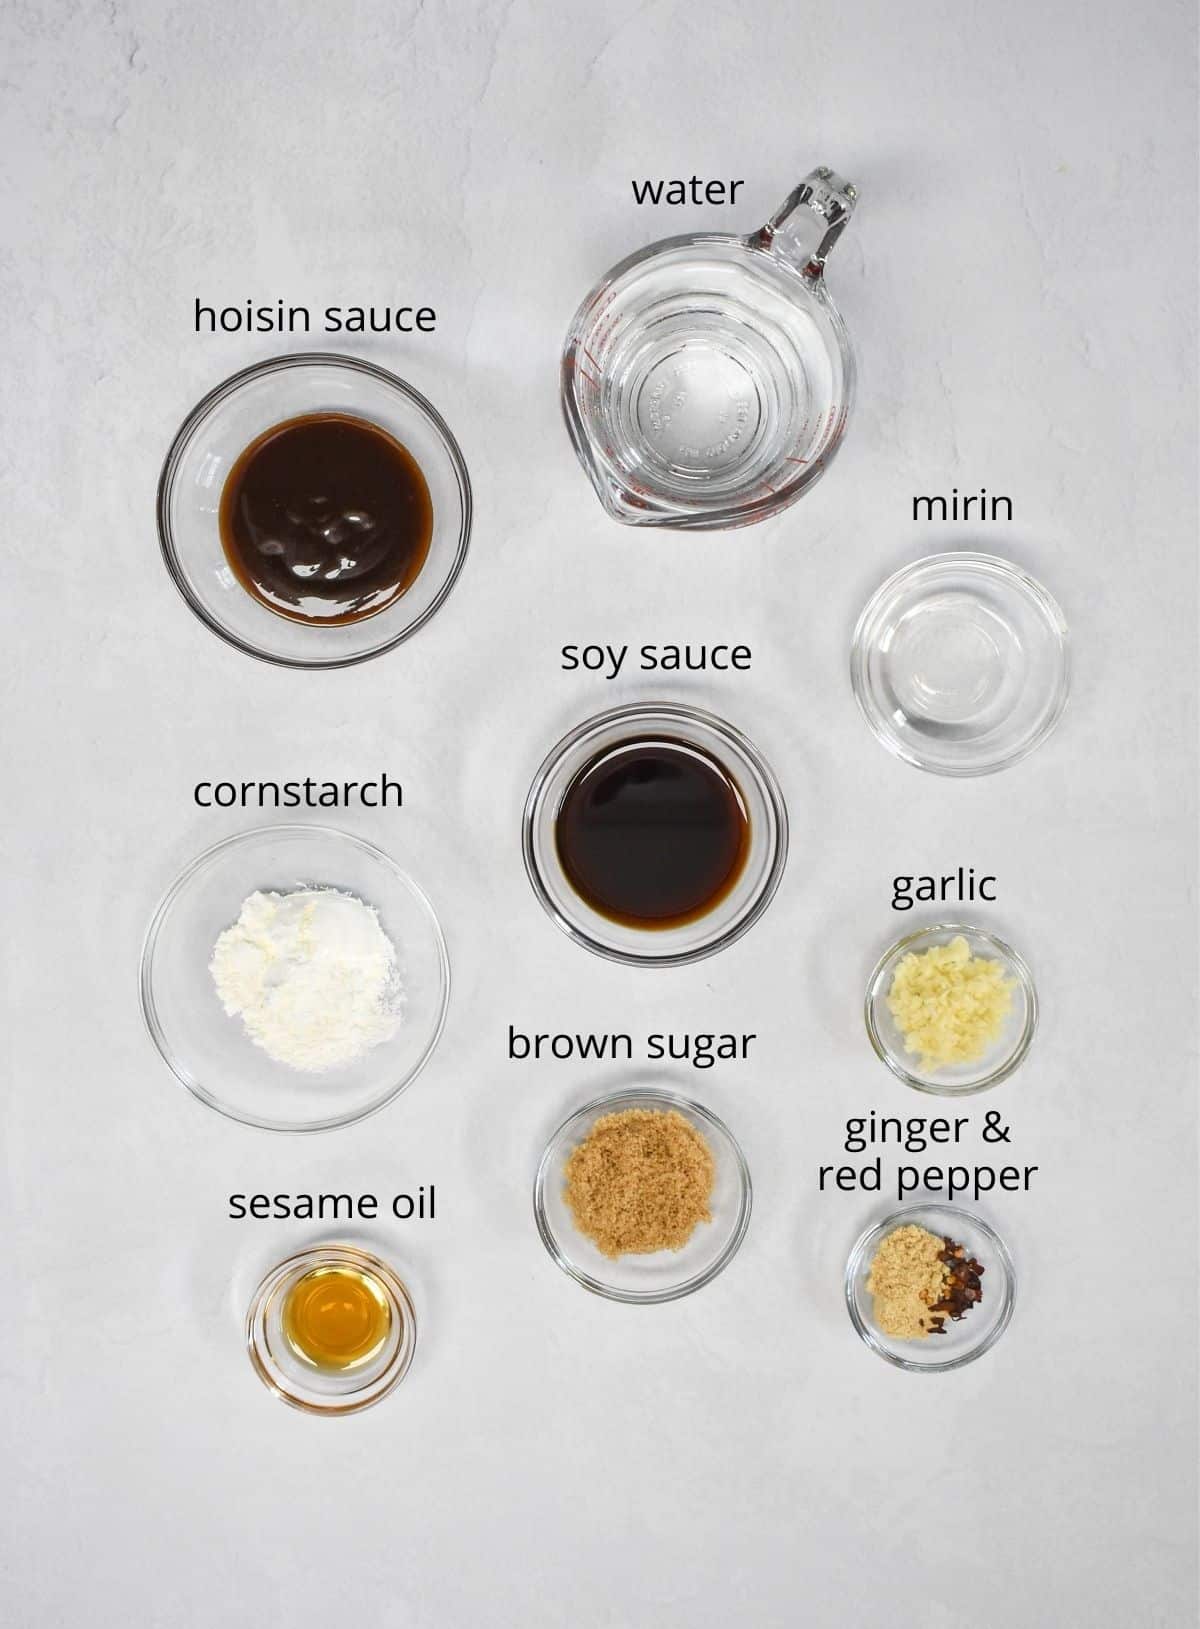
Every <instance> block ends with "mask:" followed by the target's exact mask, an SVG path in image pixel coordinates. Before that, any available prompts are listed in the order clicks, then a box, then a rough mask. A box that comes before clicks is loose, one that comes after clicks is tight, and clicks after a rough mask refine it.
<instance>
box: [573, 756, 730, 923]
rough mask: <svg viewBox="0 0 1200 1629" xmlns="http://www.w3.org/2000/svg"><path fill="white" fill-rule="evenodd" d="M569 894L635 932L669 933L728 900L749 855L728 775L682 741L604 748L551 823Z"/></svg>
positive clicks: (577, 780) (582, 773)
mask: <svg viewBox="0 0 1200 1629" xmlns="http://www.w3.org/2000/svg"><path fill="white" fill-rule="evenodd" d="M555 843H556V845H557V848H558V858H559V862H560V864H561V865H562V868H563V871H564V872H565V873H566V876H567V880H568V881H569V882H570V884H571V886H572V888H574V890H575V892H576V893H577V894H579V895H580V896H581V897H582V898H583V899H584V900H586V902H587V903H588V904H589V905H590V906H591V907H592V909H593V910H595V911H599V912H600V914H601V915H602V916H606V917H608V918H609V919H610V920H611V921H614V922H623V923H625V924H626V925H627V926H630V927H635V928H659V929H661V928H676V927H681V926H682V925H683V924H684V923H687V922H694V921H696V919H697V918H698V917H701V916H705V915H706V914H707V913H708V912H709V911H711V910H712V909H713V907H714V906H715V905H718V904H719V903H720V902H721V900H722V899H724V898H725V896H726V895H727V894H728V893H729V892H730V890H731V889H732V888H733V886H734V884H735V883H736V882H737V880H738V877H739V876H740V875H741V873H742V868H743V866H744V865H745V863H746V855H747V853H748V851H749V847H750V821H749V818H748V816H747V814H746V806H745V804H744V802H743V800H742V794H741V790H740V788H739V787H738V784H737V782H736V781H735V780H734V779H733V777H732V775H730V774H729V772H728V771H727V770H726V769H725V768H724V767H723V766H722V765H721V764H719V763H718V762H717V760H716V759H715V758H710V757H709V755H708V754H707V753H705V752H701V751H699V750H698V749H697V748H696V747H692V746H689V745H688V744H687V743H686V742H684V741H631V742H626V743H623V744H621V745H618V746H615V747H610V748H607V749H606V750H605V751H604V752H602V753H600V754H599V755H598V756H597V757H596V758H593V759H592V761H591V762H590V763H588V764H585V765H584V767H583V768H582V769H581V770H580V771H579V773H578V774H577V775H576V776H575V778H574V780H573V781H572V782H571V784H570V786H568V788H567V790H566V793H565V794H564V796H563V800H562V803H561V805H560V806H559V810H558V815H557V819H556V821H555Z"/></svg>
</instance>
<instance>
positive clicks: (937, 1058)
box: [865, 922, 1038, 1097]
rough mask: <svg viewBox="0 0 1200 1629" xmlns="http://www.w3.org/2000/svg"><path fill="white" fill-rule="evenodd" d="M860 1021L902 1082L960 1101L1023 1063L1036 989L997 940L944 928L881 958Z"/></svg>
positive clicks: (952, 925) (962, 927)
mask: <svg viewBox="0 0 1200 1629" xmlns="http://www.w3.org/2000/svg"><path fill="white" fill-rule="evenodd" d="M865 1015H866V1023H867V1034H868V1036H869V1037H870V1040H871V1045H872V1046H873V1047H874V1049H875V1051H876V1053H877V1055H878V1056H879V1057H880V1058H882V1059H883V1061H884V1063H886V1064H887V1066H888V1068H889V1069H890V1070H891V1071H892V1073H893V1074H894V1075H897V1076H899V1078H900V1079H901V1080H902V1081H904V1082H905V1084H906V1085H909V1086H912V1087H914V1088H915V1089H916V1090H917V1091H919V1092H934V1093H936V1094H937V1095H939V1096H942V1097H955V1096H965V1095H967V1094H968V1093H971V1092H982V1091H985V1090H986V1089H987V1088H988V1087H989V1086H995V1085H996V1083H997V1082H998V1081H1001V1080H1004V1079H1006V1078H1007V1077H1008V1076H1009V1075H1011V1074H1012V1072H1013V1070H1014V1069H1016V1068H1017V1066H1018V1065H1019V1064H1020V1063H1021V1062H1022V1060H1023V1059H1024V1057H1025V1054H1026V1053H1027V1052H1028V1051H1029V1046H1030V1043H1031V1041H1032V1040H1033V1035H1034V1030H1035V1029H1036V1028H1037V1015H1038V1002H1037V991H1036V990H1035V988H1034V983H1033V975H1032V973H1030V971H1029V968H1028V967H1027V966H1026V964H1025V962H1024V961H1023V960H1022V958H1021V957H1020V956H1019V955H1018V954H1017V952H1016V951H1015V950H1014V949H1013V948H1012V946H1011V945H1007V944H1005V942H1004V940H1003V939H997V938H996V936H995V935H994V934H991V933H985V932H984V930H983V929H982V928H973V927H968V926H967V925H966V924H965V923H961V922H942V923H939V924H938V925H937V926H936V927H931V928H921V929H920V930H919V931H918V932H916V933H910V934H908V935H907V936H906V937H905V938H903V939H900V940H898V941H897V942H896V943H895V944H894V945H892V946H890V947H889V949H887V950H886V951H885V952H884V954H883V955H882V956H881V957H880V958H879V961H878V962H877V963H876V964H875V970H874V972H873V973H872V974H871V978H870V981H869V983H868V985H867V999H866V1009H865Z"/></svg>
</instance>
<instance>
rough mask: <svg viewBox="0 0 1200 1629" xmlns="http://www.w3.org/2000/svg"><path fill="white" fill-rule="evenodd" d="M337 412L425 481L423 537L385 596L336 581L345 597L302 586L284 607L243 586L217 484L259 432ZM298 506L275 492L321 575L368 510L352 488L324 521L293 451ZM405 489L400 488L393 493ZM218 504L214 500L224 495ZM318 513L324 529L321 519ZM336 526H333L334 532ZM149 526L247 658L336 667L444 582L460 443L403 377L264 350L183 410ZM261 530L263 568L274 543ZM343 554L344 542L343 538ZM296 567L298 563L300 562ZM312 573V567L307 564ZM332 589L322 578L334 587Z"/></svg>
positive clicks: (459, 509)
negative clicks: (361, 508)
mask: <svg viewBox="0 0 1200 1629" xmlns="http://www.w3.org/2000/svg"><path fill="white" fill-rule="evenodd" d="M321 420H326V421H336V422H337V423H338V424H339V425H340V427H341V431H342V433H343V434H347V433H349V434H351V435H352V434H353V432H354V430H355V428H356V427H357V428H358V429H359V430H360V432H361V434H360V437H359V439H360V440H361V439H363V437H366V438H367V439H371V436H372V432H373V433H374V434H373V439H374V440H375V441H376V443H377V444H378V447H379V448H386V447H387V445H388V444H389V443H390V446H391V448H392V451H393V454H394V456H395V458H396V460H397V463H398V466H399V465H402V464H403V463H405V462H407V465H408V466H411V465H415V466H416V469H417V470H418V471H419V477H417V480H418V482H420V481H423V484H424V488H425V489H427V491H426V493H425V495H424V497H423V503H424V502H425V501H426V500H427V503H428V511H430V512H431V513H428V512H426V513H425V514H424V524H425V529H426V530H425V535H423V536H422V538H421V548H420V550H419V551H418V555H419V565H417V564H416V563H415V562H414V566H415V569H413V570H411V571H408V572H402V573H400V574H399V576H398V580H397V581H396V582H395V583H394V585H393V591H392V592H391V593H376V594H375V595H374V596H373V597H370V596H363V597H360V598H359V599H358V600H356V599H355V598H354V593H353V587H354V585H353V580H352V577H351V579H349V580H348V583H347V592H346V596H345V601H344V603H339V601H338V600H337V598H336V597H330V598H327V599H325V600H323V601H322V600H319V599H318V598H317V597H315V596H313V595H307V596H306V595H305V594H304V593H303V592H302V588H303V584H302V581H301V578H300V577H299V576H297V578H296V583H297V590H296V593H295V596H294V603H293V604H291V605H289V604H287V603H286V602H285V601H284V600H283V599H282V598H277V600H276V603H275V605H274V607H272V605H271V604H270V603H269V597H263V596H260V595H258V594H257V593H255V592H254V591H253V589H252V587H251V586H249V585H248V582H247V573H246V572H245V571H243V570H241V569H240V568H239V562H238V561H237V559H236V558H235V557H234V556H233V555H231V553H230V552H229V548H228V541H227V540H228V528H227V525H226V522H227V520H228V516H229V513H230V504H229V502H228V487H229V484H230V477H231V473H232V474H233V478H234V480H235V481H236V480H237V479H238V472H239V471H240V470H241V469H242V467H243V466H244V464H245V460H246V455H247V453H248V451H249V450H251V449H253V447H254V446H255V444H256V443H258V442H260V441H263V440H265V439H269V436H270V432H272V431H273V430H274V431H278V432H283V431H286V430H287V429H288V428H289V426H292V425H293V424H294V423H295V421H318V422H319V421H321ZM294 467H296V468H297V469H298V472H299V486H298V489H297V492H296V494H295V498H296V505H295V506H294V510H293V506H292V505H291V504H290V503H289V502H288V501H287V498H288V495H287V494H286V493H285V494H282V501H281V503H280V510H281V512H284V513H285V518H286V512H287V511H289V510H293V513H292V516H291V518H292V520H293V521H295V520H296V519H297V516H299V517H300V518H302V519H303V520H304V521H305V523H306V524H307V525H309V527H310V529H311V530H312V540H313V541H314V543H316V544H322V543H323V552H324V554H325V560H324V562H323V564H324V567H325V568H328V570H327V575H330V576H336V575H337V568H338V566H339V559H338V549H339V539H340V538H341V537H342V535H343V531H344V530H345V528H346V527H347V526H350V527H351V528H354V527H359V528H361V527H362V526H363V525H364V523H365V521H366V520H367V519H369V517H365V516H364V515H363V514H362V513H355V512H354V507H355V506H354V498H353V491H352V489H351V490H350V493H349V496H348V498H347V495H346V494H342V495H341V497H342V499H343V500H344V502H343V510H342V511H340V512H339V513H338V514H336V515H332V516H329V517H323V516H322V515H321V514H320V513H319V503H320V494H319V493H318V492H317V491H316V490H315V488H314V489H313V490H307V489H306V488H305V471H304V464H303V460H302V459H297V460H295V461H294ZM401 496H403V493H401ZM223 500H224V502H223ZM326 520H328V522H329V525H328V530H327V534H326V535H325V536H324V538H322V532H321V528H322V526H323V525H325V522H326ZM339 528H341V529H340V530H339ZM158 531H159V539H160V542H161V544H162V552H163V558H164V560H165V561H166V565H167V569H168V571H169V572H170V574H171V577H172V580H173V581H174V583H175V585H176V587H177V588H178V589H179V591H180V593H181V594H182V595H183V597H184V599H185V600H186V601H187V603H188V605H190V606H191V608H192V610H193V611H194V612H195V613H196V615H197V616H198V617H199V618H200V620H201V621H202V622H203V623H204V624H205V625H206V627H208V628H211V630H212V631H213V632H214V633H215V634H217V635H219V637H220V638H222V639H224V640H226V641H227V642H228V643H229V644H231V645H235V646H236V647H237V648H238V649H239V650H242V651H245V652H246V653H247V655H250V656H256V657H259V658H260V659H261V660H263V661H267V662H274V663H276V664H278V665H279V666H282V667H300V668H321V667H346V666H349V665H350V664H352V663H354V662H363V661H366V660H367V659H368V658H370V657H372V656H378V655H380V654H381V653H382V652H383V651H386V650H390V649H391V648H392V647H393V646H394V645H398V644H399V643H400V642H401V641H402V640H404V639H407V638H408V637H409V636H410V635H411V634H413V633H415V632H416V630H417V629H418V628H419V627H421V626H422V625H423V624H424V623H426V622H427V621H428V620H429V618H430V617H431V616H433V614H434V612H435V611H437V609H438V608H439V606H440V605H441V604H442V603H443V601H444V600H445V599H446V596H447V595H448V594H449V592H450V590H451V589H452V588H453V586H454V583H455V581H456V580H457V577H458V574H459V572H460V570H461V569H462V565H463V561H464V559H465V558H466V552H467V544H468V541H469V538H470V531H471V483H470V480H469V478H468V476H467V469H466V465H465V463H464V462H463V457H462V453H461V452H460V451H459V448H458V444H457V443H456V441H455V439H454V437H453V436H452V435H451V433H450V430H449V428H448V427H447V425H446V423H445V422H444V420H443V419H442V417H441V415H440V414H439V413H438V412H437V410H436V409H435V408H434V407H433V406H432V405H431V404H430V403H429V402H427V401H426V400H425V398H424V397H423V396H422V395H420V393H419V392H418V391H416V390H414V389H413V388H412V386H411V385H408V384H405V382H404V381H403V380H402V379H398V378H396V377H395V376H394V375H393V374H390V373H386V372H385V371H384V370H383V369H382V368H377V367H375V366H374V365H373V364H371V363H369V362H362V361H358V360H357V359H355V358H354V357H347V356H334V355H326V354H321V353H309V354H302V355H298V356H283V357H276V358H274V359H273V360H271V361H268V362H261V363H258V364H256V365H255V366H254V367H251V368H246V369H245V370H244V371H243V372H241V373H237V374H234V375H233V377H232V378H230V379H227V380H225V382H224V383H223V384H220V385H218V386H217V388H216V389H215V390H213V391H211V392H210V393H209V394H208V395H207V396H206V397H205V398H204V399H203V401H201V402H199V403H198V404H197V406H196V407H195V408H193V410H192V411H191V413H189V414H188V416H187V419H186V420H185V421H184V424H183V426H182V427H181V429H180V430H179V433H178V434H177V435H176V437H175V440H174V442H173V443H172V445H171V450H170V452H169V453H168V454H167V458H166V462H165V463H164V465H163V470H162V476H161V479H160V481H159V489H158ZM284 546H285V545H284V542H283V541H280V542H279V543H278V544H277V543H275V542H274V541H273V540H272V539H270V538H269V537H268V538H267V540H266V543H265V552H264V563H267V561H268V557H269V555H270V554H271V552H273V551H274V552H277V551H278V549H281V548H283V547H284ZM346 553H347V556H348V557H349V558H350V559H351V561H353V556H354V548H353V546H352V545H351V544H347V548H346ZM304 569H306V567H305V563H304V562H303V561H301V562H299V570H300V571H303V570H304ZM314 569H316V568H315V567H314ZM333 586H334V585H327V587H333Z"/></svg>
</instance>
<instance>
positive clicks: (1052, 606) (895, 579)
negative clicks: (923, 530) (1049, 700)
mask: <svg viewBox="0 0 1200 1629" xmlns="http://www.w3.org/2000/svg"><path fill="white" fill-rule="evenodd" d="M949 565H966V566H968V567H971V568H979V569H982V570H985V571H991V572H993V573H995V574H996V575H997V576H1000V577H1002V578H1004V579H1005V580H1006V581H1007V582H1009V583H1011V584H1013V585H1015V586H1016V587H1017V588H1018V589H1019V591H1020V592H1022V593H1023V594H1025V595H1026V596H1027V597H1028V598H1029V599H1031V600H1032V601H1033V602H1034V603H1035V604H1036V606H1037V608H1038V610H1039V611H1041V613H1042V615H1043V617H1044V618H1045V620H1046V623H1047V626H1048V627H1049V628H1050V629H1051V630H1052V632H1053V633H1054V635H1055V638H1056V642H1057V648H1058V652H1059V656H1060V659H1061V664H1062V665H1061V671H1060V677H1059V683H1058V687H1057V692H1056V695H1055V698H1054V705H1053V707H1051V709H1050V710H1049V712H1048V713H1047V714H1046V717H1045V718H1044V719H1043V720H1042V722H1041V723H1040V724H1039V725H1038V727H1037V729H1036V730H1035V731H1034V732H1033V733H1032V734H1031V735H1029V736H1028V737H1027V739H1026V740H1024V741H1023V742H1021V743H1019V744H1018V745H1017V746H1016V747H1015V748H1013V749H1012V750H1011V751H1009V752H1007V753H1005V754H1004V755H1003V756H1002V757H999V758H996V759H994V760H992V761H991V762H988V763H984V764H979V765H966V764H932V763H928V762H927V761H926V760H925V758H924V757H922V755H921V754H920V752H918V751H917V750H916V749H915V748H914V747H913V746H911V745H910V744H909V743H908V742H907V741H905V740H904V739H902V738H901V737H899V736H897V735H896V734H895V733H894V732H893V731H891V730H890V729H889V728H888V727H887V724H886V722H885V720H884V716H883V714H882V713H881V712H880V711H879V709H878V708H877V707H876V706H875V704H874V702H873V700H872V698H871V695H870V690H869V687H868V685H867V680H866V659H865V647H864V643H863V642H864V640H865V638H866V633H867V625H868V623H869V622H870V620H871V619H872V617H873V616H874V615H875V614H876V612H877V609H878V607H879V605H880V604H881V603H882V601H883V599H884V598H885V596H886V595H888V594H890V593H892V592H894V591H895V590H896V589H897V588H899V587H900V586H901V584H903V583H904V582H905V581H906V580H907V579H909V578H911V577H915V576H918V575H920V574H921V573H923V572H924V571H926V570H931V569H933V568H935V567H941V566H949ZM850 688H851V690H852V691H853V693H854V699H855V701H856V702H857V703H858V709H859V712H860V713H861V714H862V716H863V718H864V719H865V720H866V723H867V726H868V728H869V729H870V731H871V733H872V735H873V736H874V737H875V739H876V740H877V741H878V742H879V743H880V744H881V745H882V746H883V747H885V748H886V749H887V751H888V752H890V753H891V754H892V755H893V756H894V757H896V758H899V759H901V760H902V761H903V762H904V763H906V764H911V765H912V766H913V768H914V769H922V770H924V771H925V772H926V774H929V775H942V776H946V777H949V778H950V779H954V780H971V779H978V778H980V777H982V776H984V775H995V774H998V773H999V772H1000V771H1001V770H1002V769H1009V768H1011V767H1012V765H1013V764H1017V763H1020V761H1021V759H1022V758H1026V757H1028V756H1029V754H1030V753H1031V752H1033V751H1034V749H1035V748H1036V747H1040V746H1041V744H1042V742H1043V741H1044V740H1045V739H1046V737H1047V736H1048V735H1050V734H1051V733H1052V731H1053V730H1054V728H1055V726H1056V725H1057V724H1058V722H1059V720H1060V719H1061V718H1062V715H1063V713H1064V712H1065V711H1066V706H1067V702H1068V701H1069V700H1070V698H1071V632H1070V628H1069V626H1068V624H1067V619H1066V617H1065V616H1064V615H1063V612H1062V607H1061V606H1060V605H1059V603H1058V601H1057V600H1056V599H1055V598H1054V596H1053V594H1051V593H1050V591H1049V589H1047V588H1046V587H1045V585H1044V584H1042V583H1040V582H1039V581H1038V579H1037V578H1036V577H1034V576H1032V575H1031V574H1030V573H1029V572H1027V571H1025V570H1024V569H1023V568H1022V567H1020V566H1018V565H1016V564H1015V563H1014V562H1013V561H1012V560H1006V559H1005V558H1004V557H1003V556H1002V555H998V554H988V553H986V552H984V551H982V550H979V549H945V550H942V551H941V552H940V553H938V554H926V555H922V556H921V558H920V559H919V560H910V561H909V563H908V564H907V565H905V566H901V567H900V569H899V570H898V571H894V572H892V574H891V575H890V576H889V577H885V578H884V580H883V582H881V583H880V585H879V587H878V588H877V589H876V590H875V592H874V593H873V594H872V595H871V597H870V598H869V599H868V600H867V603H866V604H865V605H864V606H863V608H862V610H861V611H860V612H859V615H858V620H857V622H856V623H855V625H854V633H853V634H852V636H851V639H850Z"/></svg>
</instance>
